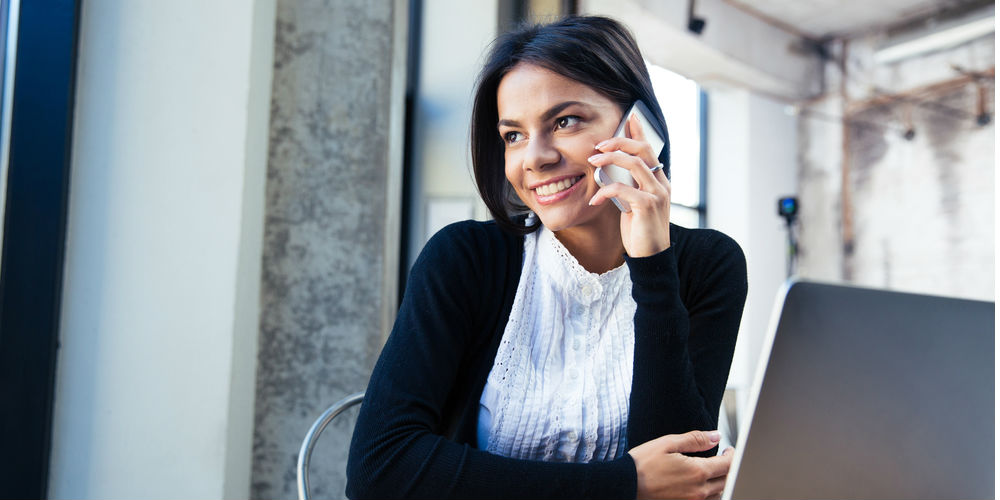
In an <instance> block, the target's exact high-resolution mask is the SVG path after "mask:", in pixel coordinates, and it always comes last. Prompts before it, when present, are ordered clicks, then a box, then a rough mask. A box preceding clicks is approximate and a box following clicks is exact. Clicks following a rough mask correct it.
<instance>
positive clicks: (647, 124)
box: [594, 101, 665, 212]
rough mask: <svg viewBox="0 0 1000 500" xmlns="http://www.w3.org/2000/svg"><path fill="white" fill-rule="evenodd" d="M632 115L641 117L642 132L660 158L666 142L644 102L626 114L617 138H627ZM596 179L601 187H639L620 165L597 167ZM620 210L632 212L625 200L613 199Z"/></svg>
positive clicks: (636, 104) (616, 134)
mask: <svg viewBox="0 0 1000 500" xmlns="http://www.w3.org/2000/svg"><path fill="white" fill-rule="evenodd" d="M632 115H637V116H638V117H639V123H640V124H641V125H642V132H643V133H644V134H645V135H646V141H647V142H649V145H650V146H652V147H653V152H654V153H656V156H660V152H661V151H663V146H664V144H665V143H664V141H663V138H662V137H660V134H659V133H658V132H657V131H656V129H655V128H654V127H653V123H652V122H653V119H652V118H653V113H651V112H650V111H649V108H647V107H646V105H645V104H643V103H642V101H635V104H633V105H632V107H631V108H630V109H629V110H628V112H627V113H625V116H624V117H623V118H622V122H621V123H619V124H618V130H616V131H615V137H626V135H625V131H626V129H627V127H626V125H627V124H628V119H629V117H631V116H632ZM594 177H595V179H596V180H597V184H598V185H599V186H602V187H603V186H606V185H608V184H611V183H612V182H620V183H622V184H626V185H629V186H633V187H638V185H637V184H636V182H635V179H633V178H632V174H631V173H630V172H629V171H628V169H627V168H624V167H619V166H618V165H608V166H605V167H597V170H596V171H595V172H594ZM611 201H613V202H614V204H615V206H616V207H618V210H621V211H622V212H628V211H630V210H631V208H629V206H628V202H627V201H625V200H619V199H618V198H611Z"/></svg>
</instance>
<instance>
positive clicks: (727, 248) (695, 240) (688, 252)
mask: <svg viewBox="0 0 1000 500" xmlns="http://www.w3.org/2000/svg"><path fill="white" fill-rule="evenodd" d="M670 242H671V245H672V246H676V247H677V259H678V265H683V263H689V264H701V265H708V266H712V267H715V266H718V265H723V264H729V265H735V266H738V267H740V268H743V269H745V268H746V257H745V256H744V254H743V249H742V248H741V247H740V244H739V243H737V242H736V240H734V239H733V238H731V237H730V236H729V235H727V234H725V233H723V232H722V231H717V230H715V229H705V228H686V227H683V226H678V225H676V224H672V223H671V224H670Z"/></svg>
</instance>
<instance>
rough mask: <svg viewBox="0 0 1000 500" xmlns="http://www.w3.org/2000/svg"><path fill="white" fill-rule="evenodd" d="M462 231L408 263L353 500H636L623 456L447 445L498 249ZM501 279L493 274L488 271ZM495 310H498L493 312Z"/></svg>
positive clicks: (372, 393)
mask: <svg viewBox="0 0 1000 500" xmlns="http://www.w3.org/2000/svg"><path fill="white" fill-rule="evenodd" d="M474 224H476V223H459V224H456V225H452V226H449V227H447V228H445V229H444V230H442V231H441V232H439V233H438V234H437V235H435V236H434V237H433V238H432V239H431V241H430V242H428V244H427V245H426V246H425V248H424V250H423V251H422V252H421V256H420V257H419V258H418V259H417V262H416V263H415V264H414V267H413V270H412V271H411V274H410V278H409V281H408V285H407V289H406V292H405V294H404V298H403V302H402V305H401V307H400V311H399V314H398V316H397V319H396V322H395V325H394V326H393V329H392V332H391V334H390V336H389V338H388V340H387V342H386V344H385V347H384V348H383V350H382V353H381V355H380V356H379V359H378V361H377V363H376V365H375V368H374V370H373V372H372V376H371V379H370V380H369V385H368V389H367V392H366V394H365V399H364V401H363V403H362V405H361V410H360V414H359V416H358V422H357V424H356V426H355V429H354V437H353V439H352V441H351V446H350V453H349V456H348V462H347V496H348V497H350V498H399V497H410V498H574V499H579V498H634V497H635V494H636V472H635V464H634V463H633V462H632V459H631V457H630V456H629V455H628V454H626V455H624V456H623V457H621V458H619V459H616V460H614V461H609V462H595V463H586V464H567V463H549V462H539V461H528V460H518V459H512V458H507V457H501V456H498V455H493V454H490V453H487V452H485V451H482V450H479V449H476V448H474V447H472V446H470V445H468V444H463V443H457V442H455V441H451V440H449V439H447V438H446V437H445V435H444V434H445V429H444V421H445V416H444V415H443V414H442V409H443V408H444V407H445V404H446V401H447V399H448V397H449V393H450V392H451V391H452V389H453V388H454V386H455V385H456V380H458V378H459V377H463V376H466V375H465V374H463V373H461V371H462V370H461V369H460V366H462V359H463V355H464V354H465V353H466V351H467V350H468V349H469V343H470V338H471V337H472V336H473V335H475V334H476V333H477V332H472V331H470V329H474V326H473V325H475V317H476V310H477V308H478V307H481V304H480V302H482V297H483V296H484V295H486V296H489V293H490V292H489V291H488V290H489V287H491V286H496V284H495V283H491V282H490V278H491V275H490V272H491V268H490V267H489V266H498V265H501V264H499V262H501V260H502V259H496V258H490V257H489V256H490V255H491V252H493V253H495V252H496V251H497V250H496V249H495V248H490V245H488V244H486V243H489V242H488V241H486V242H485V243H484V241H483V238H481V237H477V235H476V231H477V229H476V227H477V226H475V225H474ZM495 274H499V272H497V273H495ZM493 306H494V307H497V306H498V305H497V304H493Z"/></svg>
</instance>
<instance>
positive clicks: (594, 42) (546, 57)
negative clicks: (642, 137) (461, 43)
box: [471, 16, 670, 234]
mask: <svg viewBox="0 0 1000 500" xmlns="http://www.w3.org/2000/svg"><path fill="white" fill-rule="evenodd" d="M521 62H525V63H530V64H534V65H537V66H540V67H543V68H545V69H548V70H550V71H553V72H555V73H558V74H560V75H562V76H565V77H566V78H570V79H572V80H575V81H578V82H580V83H583V84H584V85H587V86H589V87H591V88H593V89H594V90H596V91H597V92H599V93H601V94H603V95H604V96H606V97H608V98H609V99H611V100H612V101H614V102H615V103H617V104H618V106H619V107H621V109H622V112H623V113H624V112H625V110H627V109H628V108H629V107H630V106H631V105H632V103H634V102H635V101H642V102H643V103H644V104H645V105H646V107H648V108H649V109H650V111H652V113H653V116H652V117H651V118H652V120H650V121H651V122H652V125H653V127H654V128H657V132H658V133H659V134H660V135H661V136H663V139H664V142H665V143H666V144H665V145H664V147H663V151H661V152H660V157H659V160H660V162H661V163H663V165H664V172H665V173H667V175H668V176H669V172H670V139H669V138H668V136H667V123H666V121H665V120H664V119H663V112H662V111H660V105H659V103H658V102H657V100H656V96H655V95H654V94H653V85H652V83H650V80H649V72H648V71H647V70H646V63H645V61H643V59H642V54H641V53H640V52H639V47H638V45H636V43H635V39H633V37H632V34H631V33H629V31H628V29H626V28H625V27H624V26H622V25H621V24H619V23H618V22H617V21H614V20H612V19H608V18H606V17H596V16H588V17H582V16H571V17H566V18H564V19H561V20H559V21H556V22H554V23H550V24H536V25H528V26H522V27H520V28H518V29H516V30H514V31H511V32H509V33H505V34H503V35H501V36H500V37H498V38H497V39H496V41H494V42H493V46H492V48H491V50H490V52H489V55H488V56H487V58H486V64H485V65H484V66H483V69H482V71H481V72H480V74H479V79H478V82H477V85H476V92H475V98H474V101H473V105H472V130H471V144H472V169H473V172H474V174H475V177H476V186H477V187H478V188H479V194H480V196H482V197H483V202H485V203H486V206H487V208H489V209H490V213H492V214H493V218H494V219H495V220H496V221H497V224H499V225H500V227H502V228H504V229H506V230H509V231H513V232H515V233H519V234H527V233H530V232H532V231H534V230H535V229H538V226H539V225H540V222H537V221H536V222H535V223H534V224H533V225H531V226H525V225H524V224H523V223H520V224H519V223H517V222H515V221H514V218H513V217H514V216H516V215H517V214H523V213H525V212H527V211H528V208H527V207H526V206H525V205H524V204H523V203H522V202H521V201H520V200H519V199H518V198H517V195H516V194H515V193H514V190H513V188H512V187H511V186H510V183H509V182H507V177H506V175H505V174H504V143H503V140H502V139H501V137H500V134H499V132H497V122H498V121H499V117H498V116H497V88H498V87H499V86H500V81H501V80H502V79H503V77H504V76H506V74H507V73H508V72H509V71H510V70H511V69H512V68H513V67H514V66H516V65H517V64H518V63H521Z"/></svg>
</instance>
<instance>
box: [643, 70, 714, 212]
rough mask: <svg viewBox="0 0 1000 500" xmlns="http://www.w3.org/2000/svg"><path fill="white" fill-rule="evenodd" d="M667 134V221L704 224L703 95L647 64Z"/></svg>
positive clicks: (685, 81)
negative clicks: (665, 121) (668, 213)
mask: <svg viewBox="0 0 1000 500" xmlns="http://www.w3.org/2000/svg"><path fill="white" fill-rule="evenodd" d="M647 66H648V68H649V76H650V79H651V80H652V82H653V91H654V92H655V93H656V99H657V100H658V101H660V109H661V110H663V116H664V117H665V118H666V120H667V133H668V134H669V135H670V183H671V190H670V192H671V199H670V201H671V207H670V220H671V222H674V223H676V224H679V225H681V226H685V227H704V225H705V147H704V146H705V133H704V130H705V128H704V127H705V119H704V118H705V113H704V112H703V111H704V102H705V95H704V93H703V92H702V90H701V88H700V87H699V86H698V84H697V83H695V82H694V81H692V80H689V79H687V78H684V77H683V76H681V75H678V74H677V73H674V72H672V71H670V70H667V69H664V68H661V67H659V66H655V65H652V64H648V65H647Z"/></svg>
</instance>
